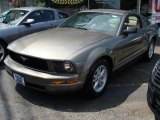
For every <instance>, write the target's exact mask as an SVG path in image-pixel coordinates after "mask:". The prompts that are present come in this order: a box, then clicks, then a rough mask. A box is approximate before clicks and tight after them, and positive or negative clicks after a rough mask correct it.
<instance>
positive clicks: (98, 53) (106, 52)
mask: <svg viewBox="0 0 160 120" xmlns="http://www.w3.org/2000/svg"><path fill="white" fill-rule="evenodd" d="M111 54H112V50H110V49H108V48H104V47H100V48H96V49H93V50H92V51H91V52H90V54H89V55H88V57H87V59H86V61H85V62H84V66H83V68H82V72H81V78H80V79H81V80H82V81H85V80H86V78H87V75H88V73H89V71H90V69H91V67H92V66H93V65H94V64H95V63H96V62H97V61H98V60H99V59H100V58H102V57H104V56H109V57H111Z"/></svg>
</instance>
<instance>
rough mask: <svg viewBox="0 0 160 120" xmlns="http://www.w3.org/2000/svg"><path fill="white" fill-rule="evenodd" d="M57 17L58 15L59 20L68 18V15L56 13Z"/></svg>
mask: <svg viewBox="0 0 160 120" xmlns="http://www.w3.org/2000/svg"><path fill="white" fill-rule="evenodd" d="M58 15H59V18H60V19H63V18H68V17H69V15H68V14H66V13H63V12H58Z"/></svg>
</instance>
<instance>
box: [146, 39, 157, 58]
mask: <svg viewBox="0 0 160 120" xmlns="http://www.w3.org/2000/svg"><path fill="white" fill-rule="evenodd" d="M154 49H155V42H154V41H153V40H152V41H151V43H150V44H149V47H148V50H147V52H146V53H145V60H146V61H150V60H151V59H152V58H153V56H154Z"/></svg>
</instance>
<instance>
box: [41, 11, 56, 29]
mask: <svg viewBox="0 0 160 120" xmlns="http://www.w3.org/2000/svg"><path fill="white" fill-rule="evenodd" d="M43 18H44V21H45V22H48V24H49V26H48V28H50V29H51V28H55V27H57V26H58V25H57V20H56V17H55V14H54V11H52V10H44V12H43Z"/></svg>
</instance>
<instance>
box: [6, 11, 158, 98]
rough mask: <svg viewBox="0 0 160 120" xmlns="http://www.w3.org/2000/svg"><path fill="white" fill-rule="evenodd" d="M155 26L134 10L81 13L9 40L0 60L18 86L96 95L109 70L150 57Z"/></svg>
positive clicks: (153, 45) (101, 90) (155, 37)
mask: <svg viewBox="0 0 160 120" xmlns="http://www.w3.org/2000/svg"><path fill="white" fill-rule="evenodd" d="M157 30H158V26H157V25H156V24H155V25H150V24H149V22H148V21H147V20H146V19H145V18H144V17H143V16H141V15H138V14H136V13H132V12H128V11H122V10H112V9H97V10H88V11H82V12H79V13H77V14H75V15H73V16H72V17H70V18H69V19H68V20H66V21H65V22H64V23H62V24H61V25H60V26H59V27H58V28H56V29H52V30H47V31H43V32H39V33H35V34H32V35H29V36H25V37H23V38H20V39H19V40H17V41H14V42H13V43H11V44H10V45H9V46H8V51H9V56H8V57H7V58H6V59H5V61H4V62H5V66H6V70H7V71H8V73H9V74H10V75H11V76H12V77H13V78H14V80H15V81H17V82H18V83H20V84H22V85H24V86H28V87H32V88H35V89H37V90H42V91H50V92H59V91H76V90H80V89H83V90H84V91H85V93H86V94H87V95H88V96H90V97H98V96H100V95H102V93H103V92H104V90H105V87H106V85H107V84H108V81H109V76H110V75H111V73H112V71H115V70H117V69H118V68H120V67H122V66H124V65H126V64H127V63H128V62H130V61H132V60H134V59H135V58H137V57H138V56H140V55H143V56H144V58H145V59H146V60H151V59H152V57H153V54H154V47H155V42H156V40H157ZM46 36H47V37H46Z"/></svg>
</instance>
